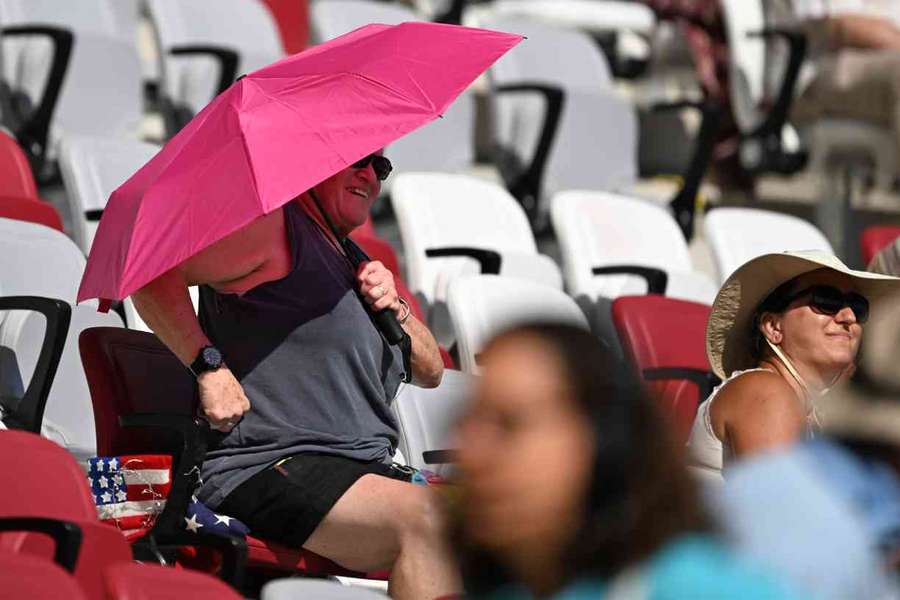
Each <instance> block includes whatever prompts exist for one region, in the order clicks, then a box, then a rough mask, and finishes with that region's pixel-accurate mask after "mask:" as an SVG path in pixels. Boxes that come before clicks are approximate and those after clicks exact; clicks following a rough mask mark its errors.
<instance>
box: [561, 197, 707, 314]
mask: <svg viewBox="0 0 900 600" xmlns="http://www.w3.org/2000/svg"><path fill="white" fill-rule="evenodd" d="M550 216H551V218H552V222H553V228H554V230H555V231H556V237H557V240H558V241H559V247H560V251H561V252H562V257H563V273H564V274H565V281H566V289H567V290H568V291H569V293H570V294H571V295H572V296H575V297H578V296H587V297H588V298H590V299H591V300H597V298H598V297H600V296H602V297H604V298H609V299H613V298H617V297H619V296H624V295H631V294H643V293H646V291H647V285H646V282H645V281H644V280H643V279H641V278H639V277H638V276H635V275H594V274H593V273H592V269H593V268H594V267H605V266H621V265H634V266H643V267H655V268H658V269H662V270H663V271H665V272H666V273H667V274H668V275H669V287H668V289H667V295H670V296H673V297H678V298H682V299H684V300H694V301H702V302H710V301H711V300H712V299H713V298H714V297H715V294H716V287H715V286H714V285H713V283H712V282H711V281H709V280H708V279H707V278H706V277H705V276H703V275H702V274H700V273H696V272H694V268H693V265H692V264H691V258H690V255H689V253H688V247H687V242H686V241H685V239H684V236H683V235H682V233H681V230H680V229H679V228H678V225H677V223H676V222H675V219H674V218H673V217H672V216H671V214H670V213H669V212H668V211H667V210H665V209H663V208H661V207H659V206H657V205H656V204H653V203H650V202H647V201H643V200H639V199H636V198H628V197H625V196H621V195H619V194H613V193H610V192H592V191H567V192H560V193H559V194H557V195H556V196H554V197H553V200H552V203H551V212H550Z"/></svg>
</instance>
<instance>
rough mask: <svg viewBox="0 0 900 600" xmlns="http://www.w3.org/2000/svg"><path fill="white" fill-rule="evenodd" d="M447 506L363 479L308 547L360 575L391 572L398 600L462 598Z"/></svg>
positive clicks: (420, 492)
mask: <svg viewBox="0 0 900 600" xmlns="http://www.w3.org/2000/svg"><path fill="white" fill-rule="evenodd" d="M441 504H442V499H441V498H440V497H439V496H438V494H437V493H436V492H435V491H434V490H430V489H428V488H426V487H422V486H417V485H411V484H409V483H404V482H401V481H396V480H393V479H389V478H387V477H382V476H379V475H373V474H368V475H363V476H362V477H361V478H360V479H358V480H357V481H356V483H354V484H353V485H352V486H350V488H349V489H348V490H347V491H346V492H345V493H344V495H343V496H341V498H340V499H339V500H338V501H337V503H336V504H335V505H334V507H332V509H331V511H329V512H328V514H327V515H326V516H325V518H324V520H322V522H321V523H319V525H318V527H316V529H315V531H313V533H312V535H311V536H310V537H309V539H307V541H306V543H305V544H304V545H303V546H304V548H307V549H308V550H311V551H313V552H315V553H316V554H321V555H322V556H325V557H327V558H329V559H331V560H333V561H334V562H336V563H338V564H340V565H341V566H343V567H346V568H348V569H353V570H355V571H376V570H383V569H390V570H391V579H390V582H389V586H390V593H391V597H392V598H396V599H399V600H405V599H414V600H423V599H431V598H436V597H439V596H443V595H448V594H455V593H459V592H460V591H461V589H462V585H461V583H460V580H459V573H458V571H457V567H456V562H455V561H454V560H453V558H452V555H451V552H450V549H449V545H448V542H447V537H446V527H445V519H444V514H443V510H442V509H443V507H442V506H441Z"/></svg>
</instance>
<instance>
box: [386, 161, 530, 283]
mask: <svg viewBox="0 0 900 600" xmlns="http://www.w3.org/2000/svg"><path fill="white" fill-rule="evenodd" d="M391 200H392V202H393V206H394V212H395V213H396V215H397V222H398V224H399V226H400V237H401V239H402V240H403V249H404V251H405V253H406V265H407V273H408V282H409V285H410V288H411V289H412V291H413V292H415V293H421V294H423V295H424V296H425V297H426V298H428V299H429V300H433V299H434V290H435V284H436V281H437V278H438V275H439V273H440V272H441V271H442V270H445V269H451V268H459V266H460V265H461V264H462V265H466V264H469V263H471V265H472V267H473V272H474V273H477V272H478V269H477V268H475V267H474V265H475V263H474V262H473V261H472V259H467V258H456V257H453V258H428V257H426V256H425V251H426V250H428V249H432V248H446V247H452V246H465V247H474V248H481V249H488V250H496V251H498V252H501V253H502V252H504V251H510V252H518V253H521V254H537V244H536V243H535V241H534V234H533V233H532V231H531V226H530V225H529V224H528V218H527V217H526V216H525V212H524V211H523V210H522V208H521V206H519V204H518V203H517V202H516V200H515V199H514V198H513V197H512V196H511V195H510V194H509V193H508V192H507V191H506V190H505V189H503V188H502V187H500V186H498V185H496V184H493V183H490V182H486V181H482V180H479V179H474V178H472V177H467V176H464V175H450V174H438V173H406V174H403V175H399V176H398V177H397V179H396V181H395V182H394V187H393V189H392V192H391Z"/></svg>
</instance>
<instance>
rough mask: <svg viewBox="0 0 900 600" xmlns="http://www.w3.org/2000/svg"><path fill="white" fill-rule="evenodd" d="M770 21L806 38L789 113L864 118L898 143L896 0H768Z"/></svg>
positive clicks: (899, 14) (805, 117)
mask: <svg viewBox="0 0 900 600" xmlns="http://www.w3.org/2000/svg"><path fill="white" fill-rule="evenodd" d="M766 2H767V14H768V17H769V20H770V21H774V22H775V23H776V24H777V25H787V26H799V27H800V28H801V29H802V30H803V31H804V32H805V33H806V37H807V39H808V40H809V49H808V51H807V56H808V58H809V60H807V61H806V62H805V63H804V67H803V70H802V71H801V72H800V79H799V81H798V82H797V100H796V102H794V104H793V108H792V116H793V118H796V119H797V120H801V121H809V120H814V119H818V118H822V117H844V118H853V119H862V120H865V121H869V122H872V123H875V124H877V125H881V126H884V127H887V128H889V129H890V130H891V131H892V132H893V134H894V138H895V140H896V141H897V144H898V147H900V28H898V26H897V20H898V19H900V1H898V0H766Z"/></svg>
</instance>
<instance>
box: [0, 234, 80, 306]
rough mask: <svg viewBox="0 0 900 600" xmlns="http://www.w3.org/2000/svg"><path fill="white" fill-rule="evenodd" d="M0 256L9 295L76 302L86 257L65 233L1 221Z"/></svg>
mask: <svg viewBox="0 0 900 600" xmlns="http://www.w3.org/2000/svg"><path fill="white" fill-rule="evenodd" d="M0 257H3V259H2V260H0V283H2V285H3V293H4V294H6V295H7V296H46V297H48V298H58V299H60V300H65V301H66V302H69V303H72V304H74V303H75V295H76V293H77V292H78V285H79V284H80V282H81V275H82V273H83V272H84V265H85V258H84V254H82V252H81V250H79V249H78V246H76V245H75V243H74V242H73V241H72V240H70V239H69V238H68V237H66V236H65V235H64V234H62V233H60V232H59V231H55V230H53V229H50V228H49V227H46V226H44V225H38V224H36V223H26V222H25V221H17V220H13V219H4V218H0ZM85 304H86V305H88V306H96V305H97V303H96V301H88V302H86V303H85Z"/></svg>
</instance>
